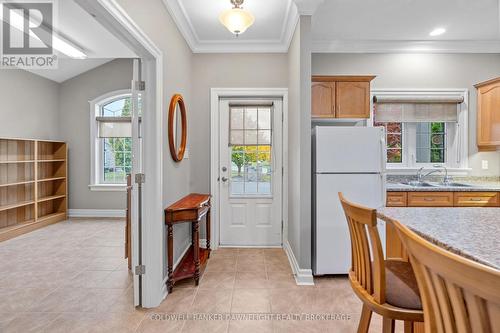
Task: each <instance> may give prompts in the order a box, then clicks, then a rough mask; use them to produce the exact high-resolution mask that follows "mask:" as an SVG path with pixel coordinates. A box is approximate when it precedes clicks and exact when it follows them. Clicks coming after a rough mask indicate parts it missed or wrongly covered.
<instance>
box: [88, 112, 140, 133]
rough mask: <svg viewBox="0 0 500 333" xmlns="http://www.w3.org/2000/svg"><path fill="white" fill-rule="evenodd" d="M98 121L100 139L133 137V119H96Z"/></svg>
mask: <svg viewBox="0 0 500 333" xmlns="http://www.w3.org/2000/svg"><path fill="white" fill-rule="evenodd" d="M96 121H97V124H98V137H99V138H130V137H132V117H96ZM139 121H141V119H139Z"/></svg>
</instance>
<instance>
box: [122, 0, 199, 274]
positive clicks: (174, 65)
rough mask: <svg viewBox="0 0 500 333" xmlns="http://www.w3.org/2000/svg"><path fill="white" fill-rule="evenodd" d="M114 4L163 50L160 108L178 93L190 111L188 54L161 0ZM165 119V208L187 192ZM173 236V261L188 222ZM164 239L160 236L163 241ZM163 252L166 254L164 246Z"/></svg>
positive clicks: (185, 164) (184, 170)
mask: <svg viewBox="0 0 500 333" xmlns="http://www.w3.org/2000/svg"><path fill="white" fill-rule="evenodd" d="M118 4H119V5H120V6H121V7H123V8H124V9H125V11H126V12H127V13H128V15H130V17H131V18H132V19H133V21H134V22H135V23H136V24H137V25H138V26H139V27H140V28H141V30H143V31H144V32H145V34H146V35H147V36H148V37H149V38H150V39H151V40H152V41H153V43H154V44H155V45H156V46H157V47H158V48H159V49H160V50H161V51H162V53H163V96H162V100H163V105H164V108H168V103H169V101H170V98H171V97H172V95H173V94H174V93H181V94H182V95H183V96H184V101H185V102H186V107H187V109H188V110H190V109H191V108H192V107H191V78H192V75H191V65H192V53H191V50H190V48H189V47H188V45H187V44H186V42H185V40H184V38H183V37H182V35H181V34H180V32H179V30H178V29H177V26H176V25H175V23H174V21H173V20H172V18H171V16H170V15H169V14H168V12H167V10H166V8H165V5H164V4H163V2H162V1H161V0H141V1H137V0H119V1H118ZM165 112H167V110H165ZM193 117H194V115H193V113H192V112H188V123H191V122H192V121H193V120H194V118H193ZM166 119H167V115H166V113H164V120H165V121H164V122H163V123H164V125H163V144H164V146H163V204H164V206H165V207H166V206H168V205H170V204H172V203H173V202H175V201H176V200H178V199H180V198H181V197H183V196H185V195H186V194H188V193H189V192H191V188H190V184H191V182H190V160H189V159H184V160H183V161H182V162H180V163H175V162H174V161H173V160H172V158H171V157H170V153H169V148H168V141H167V121H166ZM192 137H193V135H192V134H191V135H189V133H188V144H189V140H190V139H191V138H192ZM207 163H208V162H207ZM154 223H162V221H154ZM174 235H175V237H174V260H176V259H177V258H178V257H179V255H180V254H181V252H182V250H184V248H185V246H186V245H187V244H188V243H189V240H190V228H189V225H188V224H183V225H177V226H175V229H174ZM165 239H166V238H165V236H164V235H163V236H162V240H163V242H164V240H165ZM164 244H165V242H164ZM163 253H166V250H165V249H164V250H163ZM164 269H165V271H164V273H166V266H165V267H164Z"/></svg>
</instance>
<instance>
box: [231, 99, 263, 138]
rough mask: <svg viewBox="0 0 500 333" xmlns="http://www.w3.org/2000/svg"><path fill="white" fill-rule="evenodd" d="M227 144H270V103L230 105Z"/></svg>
mask: <svg viewBox="0 0 500 333" xmlns="http://www.w3.org/2000/svg"><path fill="white" fill-rule="evenodd" d="M229 112H230V121H229V126H230V128H229V145H230V146H258V145H271V141H272V104H271V105H269V104H264V105H235V104H231V105H230V110H229Z"/></svg>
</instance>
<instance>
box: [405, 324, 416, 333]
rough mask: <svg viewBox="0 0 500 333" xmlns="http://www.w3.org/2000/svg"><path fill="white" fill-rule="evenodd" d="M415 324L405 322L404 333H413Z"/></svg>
mask: <svg viewBox="0 0 500 333" xmlns="http://www.w3.org/2000/svg"><path fill="white" fill-rule="evenodd" d="M413 332H414V331H413V322H412V321H405V330H404V333H413Z"/></svg>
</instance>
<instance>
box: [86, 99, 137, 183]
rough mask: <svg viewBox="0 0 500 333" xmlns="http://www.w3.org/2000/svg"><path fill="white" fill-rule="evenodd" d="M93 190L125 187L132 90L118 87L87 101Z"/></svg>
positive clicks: (129, 162)
mask: <svg viewBox="0 0 500 333" xmlns="http://www.w3.org/2000/svg"><path fill="white" fill-rule="evenodd" d="M90 104H91V105H90V109H91V117H90V122H91V124H90V129H91V133H90V135H91V160H92V161H91V163H92V164H91V179H90V188H91V189H92V190H101V191H112V190H125V184H126V182H127V174H129V173H131V171H132V138H131V134H132V124H131V112H132V103H131V93H130V91H129V90H120V91H114V92H111V93H108V94H106V95H103V96H100V97H98V98H96V99H95V100H93V101H91V102H90Z"/></svg>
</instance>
